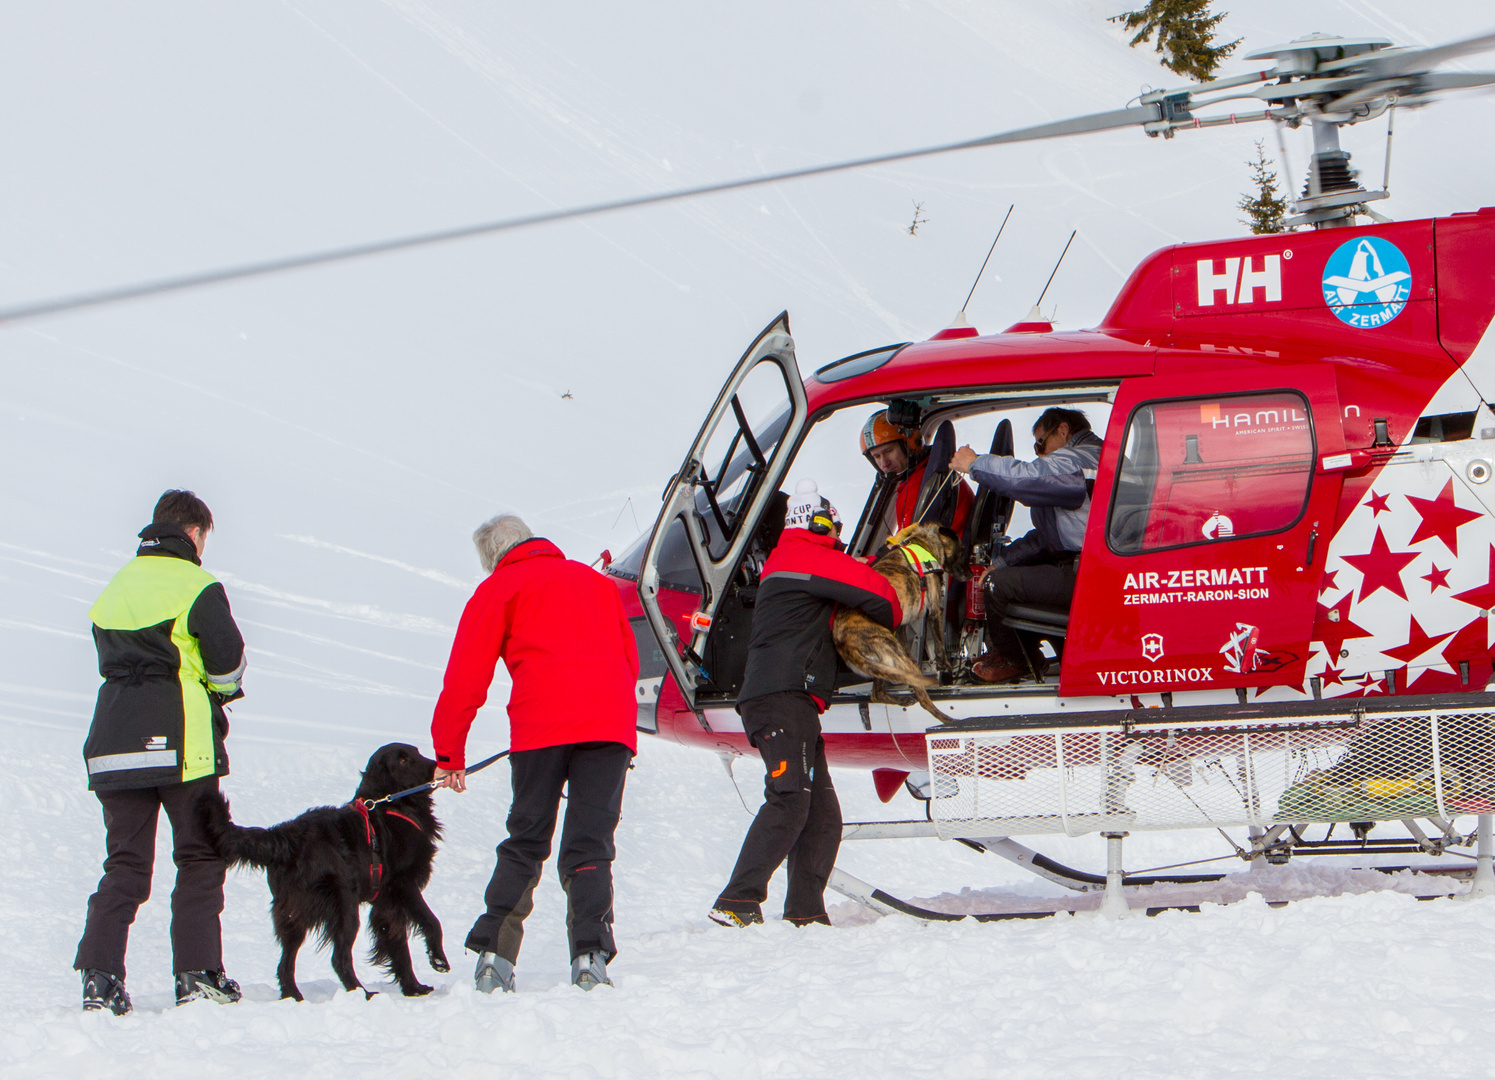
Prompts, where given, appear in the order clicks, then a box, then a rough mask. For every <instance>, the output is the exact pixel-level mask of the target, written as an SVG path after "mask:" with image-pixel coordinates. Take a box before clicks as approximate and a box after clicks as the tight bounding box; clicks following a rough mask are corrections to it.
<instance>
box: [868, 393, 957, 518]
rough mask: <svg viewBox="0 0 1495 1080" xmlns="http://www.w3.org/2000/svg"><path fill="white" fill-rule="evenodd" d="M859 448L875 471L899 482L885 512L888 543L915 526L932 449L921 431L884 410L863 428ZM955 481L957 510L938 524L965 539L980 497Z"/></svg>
mask: <svg viewBox="0 0 1495 1080" xmlns="http://www.w3.org/2000/svg"><path fill="white" fill-rule="evenodd" d="M859 445H860V446H861V449H862V456H863V457H865V458H866V459H867V460H868V461H870V462H871V463H872V467H873V468H874V469H876V470H877V471H878V472H880V473H882V474H883V475H884V476H891V477H893V478H894V479H896V480H897V481H898V488H897V490H896V491H895V492H894V494H893V498H892V500H891V501H890V502H889V503H888V506H887V509H886V510H884V511H883V518H882V528H881V532H882V535H881V538H880V539H881V540H886V539H887V538H888V537H890V536H892V535H893V534H894V533H896V532H897V531H898V530H899V529H905V528H907V527H908V526H910V525H912V524H913V523H914V511H915V510H916V509H917V508H918V505H919V490H920V489H921V488H922V487H923V486H924V470H925V469H926V468H927V467H928V465H929V450H928V448H927V447H925V445H924V436H923V434H922V433H920V431H919V429H918V428H909V427H900V426H899V425H897V424H894V423H893V422H892V421H891V420H889V419H888V410H887V409H880V410H878V411H877V412H875V413H873V414H872V415H871V416H869V417H868V418H867V422H866V423H865V424H863V425H862V434H861V437H860V440H859ZM951 480H952V482H953V483H954V484H955V485H956V487H955V510H954V512H953V513H952V514H951V516H950V520H949V521H941V522H938V524H940V525H945V526H947V527H949V528H950V529H952V530H954V532H955V534H956V535H957V536H964V535H965V534H966V525H967V524H969V523H970V520H971V508H972V507H973V506H975V505H976V496H975V495H974V494H972V492H971V488H970V485H968V484H967V483H966V482H965V481H964V480H962V479H960V478H959V477H952V478H951Z"/></svg>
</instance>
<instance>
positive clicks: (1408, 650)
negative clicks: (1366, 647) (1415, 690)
mask: <svg viewBox="0 0 1495 1080" xmlns="http://www.w3.org/2000/svg"><path fill="white" fill-rule="evenodd" d="M1451 637H1453V631H1451V630H1450V631H1449V632H1448V633H1446V634H1439V635H1438V636H1437V637H1431V636H1430V635H1429V634H1428V633H1427V632H1426V631H1425V630H1423V628H1422V627H1421V626H1420V625H1419V624H1418V622H1417V616H1416V615H1414V616H1412V629H1411V633H1410V636H1409V637H1408V639H1407V643H1406V644H1405V645H1398V646H1397V647H1396V648H1394V649H1382V650H1381V651H1382V652H1383V653H1385V654H1386V655H1387V656H1391V657H1395V658H1396V659H1397V660H1400V661H1401V662H1402V663H1404V664H1410V663H1411V662H1412V661H1413V660H1416V659H1417V658H1418V657H1419V656H1421V655H1422V654H1423V653H1425V652H1427V651H1428V650H1429V649H1431V648H1432V647H1433V646H1435V645H1437V644H1438V642H1440V641H1442V640H1443V639H1444V638H1451Z"/></svg>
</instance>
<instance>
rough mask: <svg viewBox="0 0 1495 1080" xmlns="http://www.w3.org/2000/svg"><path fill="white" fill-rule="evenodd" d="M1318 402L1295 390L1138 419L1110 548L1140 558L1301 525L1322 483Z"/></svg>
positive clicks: (1189, 404) (1130, 434) (1168, 406)
mask: <svg viewBox="0 0 1495 1080" xmlns="http://www.w3.org/2000/svg"><path fill="white" fill-rule="evenodd" d="M1313 462H1314V440H1313V425H1312V421H1311V419H1310V413H1309V409H1308V402H1307V401H1306V400H1305V399H1304V398H1303V397H1302V396H1301V395H1299V394H1296V393H1293V392H1291V391H1273V392H1271V393H1264V394H1243V395H1239V396H1233V397H1216V398H1189V399H1187V400H1180V401H1164V402H1154V403H1153V404H1150V405H1144V406H1142V407H1141V408H1139V409H1138V410H1137V411H1136V412H1135V413H1133V414H1132V419H1131V422H1130V423H1129V424H1128V425H1127V435H1126V443H1125V450H1124V455H1123V460H1122V463H1121V467H1120V469H1119V470H1118V476H1117V483H1116V493H1115V497H1114V498H1113V500H1112V508H1111V519H1110V522H1109V525H1108V528H1107V540H1108V541H1109V543H1110V546H1111V550H1113V551H1115V552H1116V553H1117V554H1120V555H1132V554H1137V553H1139V552H1143V551H1156V550H1159V549H1162V548H1174V547H1183V546H1185V545H1190V544H1208V543H1218V542H1219V541H1221V540H1229V539H1232V538H1238V537H1243V536H1260V535H1262V534H1265V533H1273V532H1279V531H1281V530H1282V529H1286V528H1289V527H1290V526H1292V525H1293V524H1294V523H1295V522H1296V521H1297V520H1298V519H1299V518H1300V517H1301V516H1302V513H1303V509H1304V507H1305V505H1306V504H1307V500H1308V485H1309V481H1310V480H1311V479H1312V477H1313Z"/></svg>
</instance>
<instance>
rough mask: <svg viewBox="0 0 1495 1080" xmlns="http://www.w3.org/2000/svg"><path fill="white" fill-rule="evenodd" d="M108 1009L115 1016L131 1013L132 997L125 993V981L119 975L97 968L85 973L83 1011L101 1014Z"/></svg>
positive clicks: (86, 970)
mask: <svg viewBox="0 0 1495 1080" xmlns="http://www.w3.org/2000/svg"><path fill="white" fill-rule="evenodd" d="M102 1009H108V1010H109V1011H110V1012H112V1013H113V1014H114V1015H115V1016H123V1015H124V1014H125V1013H127V1012H129V1011H130V995H129V994H127V993H125V981H124V979H122V978H120V977H119V976H117V975H111V974H109V973H108V972H107V971H99V970H98V969H97V968H86V969H84V971H83V1011H84V1012H99V1011H100V1010H102Z"/></svg>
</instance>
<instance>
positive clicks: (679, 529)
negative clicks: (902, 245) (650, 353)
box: [638, 312, 809, 708]
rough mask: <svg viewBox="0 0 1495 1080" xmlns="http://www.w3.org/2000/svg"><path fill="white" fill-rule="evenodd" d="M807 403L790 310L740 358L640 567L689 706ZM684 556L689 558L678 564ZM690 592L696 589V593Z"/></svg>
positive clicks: (672, 487)
mask: <svg viewBox="0 0 1495 1080" xmlns="http://www.w3.org/2000/svg"><path fill="white" fill-rule="evenodd" d="M808 411H809V408H808V405H807V404H806V401H805V387H804V381H803V380H802V379H801V378H800V374H799V365H798V364H797V363H796V362H795V358H794V339H793V338H791V337H790V336H789V314H788V312H785V313H784V314H782V315H780V316H779V317H778V318H777V319H775V320H774V321H773V322H772V323H770V324H769V326H768V327H767V328H766V329H764V331H763V332H762V333H761V334H759V335H758V337H757V340H755V341H754V342H753V344H752V345H751V346H750V347H749V348H748V350H747V352H745V353H744V354H743V356H742V359H741V360H740V361H738V363H737V366H736V367H735V368H734V369H733V371H732V375H731V377H730V378H729V379H728V380H727V384H726V385H725V386H724V387H722V392H721V394H720V395H718V396H717V399H716V404H715V405H713V406H712V408H711V412H710V413H709V414H708V415H707V417H706V422H705V423H704V424H702V425H701V430H700V432H699V433H698V434H697V435H696V438H695V442H693V443H692V444H691V447H690V451H689V453H687V454H686V456H685V462H684V464H682V465H681V466H680V471H679V472H678V473H676V474H675V477H674V479H672V480H671V481H670V484H669V487H667V488H666V489H665V493H664V505H663V506H662V507H661V508H660V513H659V518H658V520H656V521H655V523H654V529H653V532H651V533H650V535H649V542H648V544H647V545H646V547H645V548H644V557H643V562H642V565H641V566H640V568H639V586H638V589H639V600H640V601H641V602H642V604H643V607H644V613H645V614H646V615H647V616H648V619H649V625H650V627H651V628H652V629H653V631H654V635H655V637H656V638H658V640H659V645H660V648H661V649H662V650H663V652H664V656H665V660H666V662H667V663H668V664H669V669H670V672H671V674H672V675H674V677H675V681H676V682H677V683H678V684H679V686H680V691H681V693H682V694H683V695H684V697H685V700H686V702H687V703H688V704H689V705H690V707H691V708H695V707H696V688H697V686H698V685H699V683H698V680H699V679H701V678H703V677H704V673H703V671H702V660H701V657H702V654H703V652H704V649H705V642H706V636H707V632H708V631H709V630H710V627H711V618H712V616H713V615H714V614H715V613H716V609H717V608H718V606H720V604H721V600H722V597H723V595H724V593H725V589H726V586H727V584H728V583H729V582H730V580H731V578H732V575H733V573H734V572H735V571H736V569H737V565H738V563H739V561H740V560H741V558H742V555H743V551H744V549H745V548H746V547H747V545H748V543H749V542H750V541H751V539H752V537H753V532H754V529H755V527H756V525H757V522H758V520H759V518H760V516H761V515H762V513H763V510H764V508H765V507H766V506H767V505H768V503H769V502H770V500H772V498H773V496H774V494H775V493H776V492H777V491H778V489H779V485H780V483H781V482H782V480H783V478H784V473H785V471H786V470H787V469H788V467H789V449H790V448H791V447H792V446H793V445H794V444H795V443H796V442H797V441H798V439H799V436H800V433H801V432H802V431H803V430H804V426H805V421H806V417H807V414H808ZM686 558H688V559H689V566H688V567H687V566H682V565H679V564H681V563H682V562H683V561H684V560H685V559H686ZM689 571H693V572H689ZM687 581H688V585H687V584H686V582H687ZM682 585H684V586H685V587H684V588H683V589H682ZM682 592H683V593H686V594H698V602H696V603H691V602H690V600H695V599H696V597H695V596H691V597H690V598H689V599H686V598H685V597H684V596H682V595H680V594H681V593H682Z"/></svg>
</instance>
